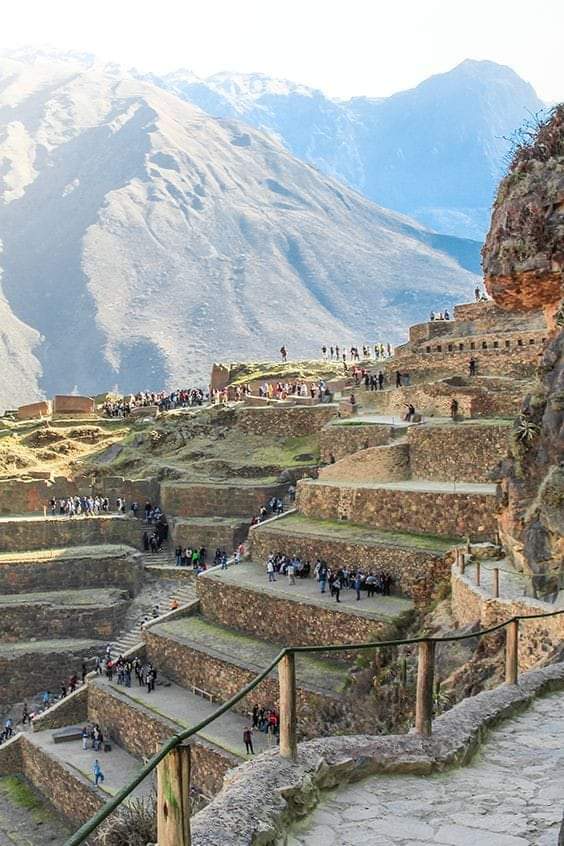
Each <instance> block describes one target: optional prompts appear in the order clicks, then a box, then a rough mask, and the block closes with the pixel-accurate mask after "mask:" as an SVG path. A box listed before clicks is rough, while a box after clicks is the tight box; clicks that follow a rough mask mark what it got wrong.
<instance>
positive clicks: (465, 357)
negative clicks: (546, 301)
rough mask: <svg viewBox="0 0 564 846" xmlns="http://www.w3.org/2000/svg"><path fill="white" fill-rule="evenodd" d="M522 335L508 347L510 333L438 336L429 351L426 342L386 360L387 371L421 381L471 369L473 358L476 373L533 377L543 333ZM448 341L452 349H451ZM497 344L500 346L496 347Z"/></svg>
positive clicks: (430, 344) (541, 345)
mask: <svg viewBox="0 0 564 846" xmlns="http://www.w3.org/2000/svg"><path fill="white" fill-rule="evenodd" d="M519 335H520V337H515V338H511V341H510V343H511V344H512V346H511V347H510V348H506V347H505V342H506V340H508V336H506V335H504V334H500V335H498V336H491V335H484V336H471V337H464V338H463V337H460V338H459V337H456V338H455V337H453V338H438V339H436V340H433V341H430V342H429V349H430V351H429V352H427V348H426V346H425V345H424V344H423V345H422V346H421V348H420V349H418V350H416V351H410V350H409V349H406V350H405V351H404V352H401V354H400V355H396V356H395V357H394V358H391V359H388V360H387V361H386V363H385V367H386V371H387V372H388V374H390V375H391V376H393V374H395V371H396V370H400V371H401V372H402V373H409V374H410V375H411V377H412V381H415V380H416V379H417V380H418V381H422V380H423V379H425V378H428V377H434V378H440V377H444V376H455V375H459V374H460V373H467V372H468V362H469V360H470V358H471V357H473V358H474V360H475V361H476V368H477V372H478V373H479V374H481V375H488V376H513V377H516V378H523V377H527V376H532V375H533V374H534V372H535V370H536V367H537V365H538V363H539V354H540V353H541V352H542V348H543V344H542V338H543V337H544V335H541V334H540V333H536V332H532V333H530V338H529V334H527V333H524V332H523V333H519ZM510 337H511V336H510ZM530 339H532V340H533V341H534V343H533V344H529V340H530ZM519 340H522V341H523V345H522V346H519V345H518V341H519ZM483 343H486V344H487V345H488V348H487V349H482V344H483ZM449 344H450V346H451V347H452V350H449V349H448V346H449ZM460 344H462V345H463V349H462V350H461V349H459V347H460ZM494 344H497V345H498V346H497V347H494ZM439 346H440V347H441V349H439ZM396 352H397V351H396Z"/></svg>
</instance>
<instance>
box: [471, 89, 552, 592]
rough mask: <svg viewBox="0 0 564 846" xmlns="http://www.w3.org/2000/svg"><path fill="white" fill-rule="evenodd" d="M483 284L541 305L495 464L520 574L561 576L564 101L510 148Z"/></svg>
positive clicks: (517, 306) (548, 579)
mask: <svg viewBox="0 0 564 846" xmlns="http://www.w3.org/2000/svg"><path fill="white" fill-rule="evenodd" d="M483 266H484V275H485V282H486V287H487V289H488V291H489V292H490V294H491V295H492V297H493V298H494V300H495V301H496V302H497V303H498V304H499V305H500V306H502V307H503V308H507V309H511V310H519V311H529V310H532V309H537V308H539V307H542V308H543V309H544V310H545V314H546V316H547V320H548V323H549V326H550V327H551V330H552V331H551V335H550V337H549V339H548V341H547V344H546V348H545V351H544V356H543V360H542V362H541V365H540V367H539V378H538V381H537V385H536V387H535V389H534V391H533V392H532V393H531V394H530V395H529V396H528V397H526V399H525V400H524V403H523V407H522V411H521V414H520V417H519V418H518V420H517V421H516V423H515V427H514V431H513V447H512V458H511V459H510V460H508V461H507V462H505V463H504V466H503V467H502V474H501V475H502V479H501V482H502V491H503V498H504V505H505V508H504V511H503V514H502V517H501V520H500V528H501V533H502V536H503V540H504V542H505V544H506V546H507V548H508V550H509V551H510V552H511V554H512V555H513V558H514V560H515V562H516V563H517V564H518V565H520V566H521V567H522V568H523V569H524V570H525V571H528V572H530V573H540V574H544V575H545V578H544V579H541V580H539V582H538V587H539V588H540V591H541V592H544V593H551V592H554V591H555V590H556V589H557V587H558V584H559V581H560V584H561V582H562V569H563V566H564V565H563V562H564V328H563V327H564V306H563V300H562V297H563V294H564V106H563V105H561V106H558V107H557V108H556V109H554V110H553V112H552V114H551V116H550V117H549V119H548V120H547V121H546V122H545V123H544V124H542V125H541V126H540V127H539V128H538V130H537V132H536V134H534V136H532V137H531V139H530V143H528V144H524V145H522V146H521V147H519V149H518V150H517V151H516V153H515V156H514V159H513V162H512V164H511V167H510V169H509V173H508V175H507V176H506V177H505V179H504V180H503V181H502V183H501V185H500V187H499V191H498V194H497V198H496V201H495V204H494V208H493V213H492V222H491V227H490V231H489V233H488V236H487V238H486V243H485V245H484V249H483Z"/></svg>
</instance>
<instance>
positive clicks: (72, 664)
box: [0, 640, 105, 705]
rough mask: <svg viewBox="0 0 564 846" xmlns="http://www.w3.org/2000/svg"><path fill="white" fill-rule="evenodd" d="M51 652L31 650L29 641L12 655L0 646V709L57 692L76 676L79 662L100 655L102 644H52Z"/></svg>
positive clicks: (97, 642) (86, 641)
mask: <svg viewBox="0 0 564 846" xmlns="http://www.w3.org/2000/svg"><path fill="white" fill-rule="evenodd" d="M52 644H53V651H52V652H51V651H46V650H45V649H43V648H42V649H39V648H35V644H34V643H33V642H32V641H29V642H28V643H27V645H26V650H25V651H22V649H18V650H15V651H12V650H11V648H10V647H9V646H6V645H0V679H2V680H3V683H2V684H1V685H0V705H8V704H13V703H15V702H22V701H24V700H25V699H28V698H29V697H30V696H36V695H37V693H38V692H39V691H43V690H50V691H52V692H55V691H57V692H58V691H59V690H60V687H61V682H62V681H63V680H64V679H68V678H69V676H71V675H72V674H73V673H76V674H77V675H78V676H80V670H81V666H82V662H83V660H84V659H85V658H90V657H92V656H94V655H96V654H98V655H101V654H102V653H103V651H104V645H105V644H104V642H103V641H94V640H77V641H72V640H64V641H62V640H59V641H57V640H53V641H52Z"/></svg>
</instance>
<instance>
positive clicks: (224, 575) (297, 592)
mask: <svg viewBox="0 0 564 846" xmlns="http://www.w3.org/2000/svg"><path fill="white" fill-rule="evenodd" d="M200 578H201V577H200ZM206 578H213V579H221V580H222V581H225V582H231V583H233V584H234V585H236V586H237V587H240V588H247V589H249V590H258V591H261V592H262V593H272V595H276V596H280V595H281V596H282V597H283V598H284V599H289V600H293V601H294V602H307V603H308V604H309V605H318V606H320V607H329V608H330V609H331V610H336V611H339V612H340V613H341V614H356V615H359V616H361V617H366V618H367V619H369V620H386V621H387V620H397V618H398V617H400V616H401V615H402V614H405V613H406V612H408V611H411V609H412V608H413V602H411V600H409V599H403V598H401V597H399V596H379V595H376V596H374V597H372V598H371V599H368V597H367V596H366V594H365V593H364V592H362V593H361V599H360V601H358V602H357V600H356V594H355V591H354V590H352V589H350V590H342V591H341V596H340V603H339V604H337V602H336V601H335V600H334V599H332V598H331V594H330V593H329V588H327V591H326V592H325V593H324V594H322V593H321V592H320V590H319V583H318V582H317V580H316V579H315V578H313V577H312V576H310V577H309V578H307V579H298V578H296V584H295V585H290V584H288V578H287V576H281V575H277V576H276V582H274V583H272V582H269V581H268V577H267V574H266V567H265V566H264V565H260V564H255V563H253V562H252V561H249V562H247V561H245V562H242V563H241V564H233V565H231V566H230V567H229V568H228V569H227V570H214V571H213V574H210V575H208V576H206Z"/></svg>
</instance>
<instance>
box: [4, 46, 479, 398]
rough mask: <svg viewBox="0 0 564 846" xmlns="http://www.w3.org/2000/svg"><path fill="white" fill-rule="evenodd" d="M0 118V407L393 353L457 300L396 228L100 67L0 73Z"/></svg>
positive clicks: (443, 275) (460, 274) (255, 136)
mask: <svg viewBox="0 0 564 846" xmlns="http://www.w3.org/2000/svg"><path fill="white" fill-rule="evenodd" d="M0 114H1V119H2V129H1V134H0V162H1V182H0V189H1V201H2V202H1V204H0V237H1V240H2V254H1V256H0V268H1V272H2V277H1V284H2V292H3V300H2V303H3V304H4V305H3V306H2V307H3V309H4V311H5V319H3V332H2V337H1V339H0V344H2V347H3V349H2V359H3V361H7V362H8V366H7V367H6V368H2V372H1V373H0V402H1V403H2V404H9V405H10V406H12V405H14V404H18V403H20V402H24V401H29V400H32V399H34V398H35V397H37V396H39V395H41V394H42V393H45V394H47V395H48V396H49V395H51V394H53V393H57V392H59V393H67V392H69V391H71V390H72V389H73V388H74V387H75V386H78V387H79V389H80V390H81V391H82V392H85V393H97V392H99V391H101V390H107V388H108V386H110V387H111V386H113V385H116V384H117V385H118V386H119V387H120V388H121V389H123V390H139V389H141V388H146V387H148V386H152V387H153V386H154V387H161V386H167V387H170V388H172V387H175V386H178V385H179V384H186V383H187V382H188V383H192V384H193V380H198V381H200V380H201V381H202V383H204V382H205V381H206V378H207V374H208V372H209V365H210V364H211V362H212V361H213V360H215V359H218V358H222V359H224V360H225V359H227V360H229V359H233V360H236V359H241V358H253V357H254V358H256V357H260V356H263V357H271V356H273V355H276V354H277V351H278V349H279V347H280V346H281V344H282V343H285V344H287V345H288V346H289V348H290V354H291V355H292V356H296V355H299V354H309V355H310V356H311V354H318V352H319V348H320V346H321V344H322V343H335V342H338V343H340V344H348V343H350V342H352V340H353V339H354V340H355V341H357V342H358V341H359V340H364V339H365V340H369V339H370V340H376V339H379V337H380V336H381V335H382V334H383V333H384V332H385V334H386V335H387V336H389V339H390V340H392V341H393V340H395V338H399V337H400V336H401V333H402V332H403V329H404V328H405V326H406V325H407V324H409V323H410V322H412V321H413V318H414V317H415V315H416V314H419V313H420V312H421V309H427V308H432V307H435V308H436V307H444V306H445V305H447V304H449V305H450V304H451V303H452V302H453V301H454V300H458V299H463V298H464V294H467V293H468V292H469V291H470V290H471V289H472V287H473V285H474V284H475V281H476V280H475V277H474V276H473V275H472V274H470V273H468V272H465V271H464V270H463V269H462V268H461V267H460V265H458V264H457V263H456V262H455V261H454V260H452V259H450V258H448V257H447V256H445V255H444V254H442V253H439V252H437V251H435V250H434V249H433V248H432V247H431V246H429V245H428V244H427V243H426V240H427V239H428V234H429V233H427V232H426V231H425V230H422V229H419V228H418V227H417V224H414V223H413V222H412V221H409V220H407V219H405V218H402V217H401V216H399V215H395V214H394V213H391V212H388V211H385V210H383V209H381V208H379V207H377V206H375V205H373V204H372V203H370V202H369V201H368V200H366V199H364V198H363V197H361V196H360V195H359V194H357V193H355V192H354V191H352V190H349V189H347V188H346V187H345V186H343V185H341V184H340V183H337V182H335V181H333V180H332V179H330V178H328V177H325V176H323V175H321V174H320V173H319V172H318V171H316V170H315V169H313V168H312V167H310V166H308V165H306V164H304V163H303V162H300V161H298V160H297V159H296V158H294V157H293V156H292V155H291V154H290V153H289V152H288V151H287V150H286V149H285V148H284V147H283V146H282V145H280V144H278V143H277V142H276V141H274V140H272V138H270V137H267V136H266V135H264V134H262V133H260V132H258V131H255V130H253V129H250V128H248V127H246V126H243V125H241V124H238V123H235V122H231V121H226V120H222V121H220V120H215V119H212V118H211V117H208V116H207V115H205V114H203V113H202V112H201V111H199V110H198V109H196V108H194V107H193V106H191V105H189V104H188V103H186V102H183V101H181V100H180V99H179V98H178V97H176V96H174V95H173V94H169V93H166V92H164V91H163V90H161V89H159V88H156V87H155V86H153V85H151V84H149V83H146V82H143V81H138V80H134V79H132V78H131V77H123V76H121V74H120V72H118V71H117V70H116V69H114V68H103V69H96V68H95V67H94V68H85V67H84V65H82V64H76V63H73V62H72V61H71V62H69V61H67V62H44V61H33V60H29V61H28V60H25V61H15V60H10V59H2V60H0ZM290 327H291V328H290ZM391 327H393V329H392V328H391ZM385 340H388V337H386V339H385Z"/></svg>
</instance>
